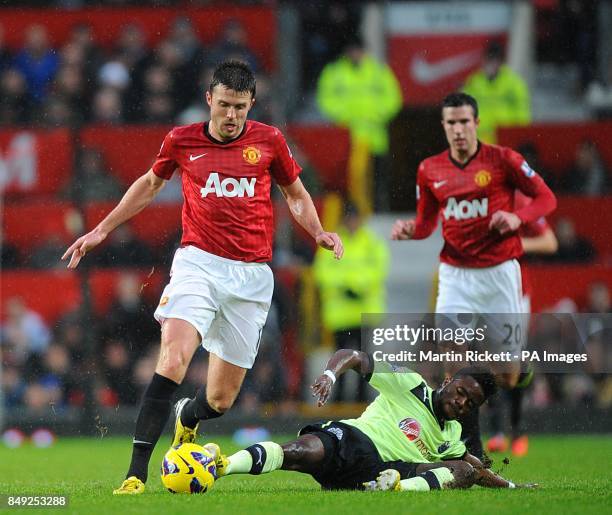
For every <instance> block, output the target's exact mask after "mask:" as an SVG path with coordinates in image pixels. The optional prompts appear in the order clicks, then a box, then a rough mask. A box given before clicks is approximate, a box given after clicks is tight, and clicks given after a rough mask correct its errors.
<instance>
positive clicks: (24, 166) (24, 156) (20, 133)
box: [0, 129, 73, 196]
mask: <svg viewBox="0 0 612 515" xmlns="http://www.w3.org/2000/svg"><path fill="white" fill-rule="evenodd" d="M72 159H73V155H72V141H71V138H70V132H69V131H68V130H67V129H56V130H51V131H45V130H11V131H0V161H1V163H0V190H4V191H5V193H6V194H8V195H9V196H11V195H26V194H28V195H31V194H51V193H56V192H58V191H59V190H60V189H61V188H62V187H64V186H65V185H66V183H67V182H68V180H69V177H70V172H71V170H72Z"/></svg>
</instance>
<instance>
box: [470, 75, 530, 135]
mask: <svg viewBox="0 0 612 515" xmlns="http://www.w3.org/2000/svg"><path fill="white" fill-rule="evenodd" d="M463 90H464V91H465V92H466V93H468V94H469V95H472V96H473V97H474V98H475V99H476V101H477V102H478V111H479V117H480V127H479V128H478V137H479V139H480V140H482V141H484V142H485V143H496V142H497V135H496V131H497V128H498V127H514V126H521V125H528V124H529V123H530V122H531V109H530V106H529V91H528V89H527V84H526V83H525V81H524V80H523V79H522V78H521V77H520V76H519V75H518V74H516V73H515V72H513V71H512V70H511V69H510V68H509V67H508V66H506V65H502V66H501V68H500V69H499V73H498V74H497V76H496V77H495V78H494V79H493V80H489V79H487V77H486V76H485V74H484V73H483V72H482V71H478V72H475V73H473V74H472V75H470V76H469V77H468V79H467V81H466V83H465V87H464V88H463Z"/></svg>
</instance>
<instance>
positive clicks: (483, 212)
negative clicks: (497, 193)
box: [444, 197, 489, 220]
mask: <svg viewBox="0 0 612 515" xmlns="http://www.w3.org/2000/svg"><path fill="white" fill-rule="evenodd" d="M488 212H489V199H488V198H487V197H485V198H475V199H473V200H465V199H464V200H461V201H460V202H457V199H456V198H455V197H450V198H449V199H448V201H447V202H446V208H445V209H444V218H445V219H446V220H449V219H451V218H454V219H455V220H469V219H471V218H478V217H480V216H482V217H484V216H487V214H488Z"/></svg>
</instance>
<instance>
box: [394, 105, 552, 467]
mask: <svg viewBox="0 0 612 515" xmlns="http://www.w3.org/2000/svg"><path fill="white" fill-rule="evenodd" d="M442 126H443V128H444V132H445V134H446V139H447V141H448V145H449V150H448V151H445V152H442V153H440V154H438V155H435V156H432V157H430V158H428V159H425V160H424V161H423V162H422V163H421V164H420V166H419V169H418V173H417V199H418V200H417V217H416V219H410V220H397V221H396V222H395V224H394V226H393V229H392V231H391V238H392V239H394V240H409V239H415V240H418V239H423V238H427V237H428V236H429V235H431V233H432V232H433V231H434V229H435V228H436V225H437V223H438V218H439V217H440V218H441V219H442V235H443V238H444V247H443V248H442V251H441V253H440V261H441V263H440V268H439V289H438V296H437V300H436V313H447V314H456V313H501V314H504V317H505V318H504V317H501V318H500V317H496V318H494V319H493V320H492V322H491V323H490V324H489V326H491V327H490V329H489V333H490V334H491V333H493V336H494V338H497V339H499V340H500V342H499V343H501V338H502V335H503V334H505V336H504V343H510V344H511V345H512V346H511V347H508V348H506V349H505V350H508V351H512V350H518V348H520V345H521V341H520V340H521V335H522V334H524V331H522V319H523V318H524V317H522V316H521V315H520V314H521V313H522V304H521V301H522V293H521V291H522V288H521V270H520V265H519V263H518V261H517V259H518V258H519V257H520V256H521V255H522V253H523V248H522V245H521V239H520V236H519V234H518V231H519V229H520V227H521V226H522V225H523V224H529V223H531V222H534V221H536V220H538V219H539V218H541V217H543V216H546V215H547V214H549V213H550V212H552V211H553V210H554V209H555V207H556V198H555V196H554V194H553V193H552V191H550V189H549V188H548V186H546V184H545V183H544V181H543V180H542V179H541V178H540V177H539V176H538V174H537V173H536V172H535V171H534V170H532V169H531V168H530V166H529V164H528V163H527V162H526V161H525V160H524V159H523V157H522V156H521V155H520V154H518V153H517V152H514V151H513V150H511V149H509V148H506V147H501V146H497V145H487V144H484V143H481V142H480V141H479V140H478V137H477V128H478V104H477V102H476V100H475V99H474V98H473V97H471V96H470V95H467V94H465V93H453V94H451V95H448V96H447V97H446V98H445V99H444V101H443V104H442ZM516 190H520V191H521V192H523V193H524V194H525V195H526V196H528V197H530V198H531V202H530V203H529V204H527V205H525V206H522V207H520V208H519V209H516V208H515V204H514V195H515V191H516ZM508 328H509V330H510V331H511V334H509V335H508V334H507V333H505V331H506V329H508ZM496 378H497V379H498V380H499V381H500V383H501V384H502V385H503V386H506V387H512V386H514V385H513V384H512V382H511V380H512V378H514V381H516V379H517V378H518V374H502V373H499V374H497V376H496ZM505 382H506V383H505ZM463 426H464V430H465V433H466V435H467V436H468V441H467V442H466V443H467V444H468V449H469V450H470V452H471V453H472V454H474V455H476V456H479V457H480V456H482V443H481V442H480V435H479V432H480V431H479V428H478V415H477V414H476V415H475V416H474V417H472V420H465V421H463Z"/></svg>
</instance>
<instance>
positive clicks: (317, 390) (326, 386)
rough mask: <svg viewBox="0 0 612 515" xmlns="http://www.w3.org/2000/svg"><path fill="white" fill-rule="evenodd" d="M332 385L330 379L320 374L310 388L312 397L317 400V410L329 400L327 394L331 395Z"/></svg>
mask: <svg viewBox="0 0 612 515" xmlns="http://www.w3.org/2000/svg"><path fill="white" fill-rule="evenodd" d="M333 385H334V382H333V381H332V380H331V377H329V376H328V375H325V374H321V375H320V376H319V377H318V378H317V380H316V381H315V382H314V384H313V385H312V386H311V387H310V389H311V390H312V395H313V397H316V398H317V406H319V408H320V407H321V406H323V404H325V403H326V402H327V399H329V394H330V393H331V389H332V386H333Z"/></svg>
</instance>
